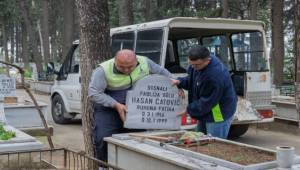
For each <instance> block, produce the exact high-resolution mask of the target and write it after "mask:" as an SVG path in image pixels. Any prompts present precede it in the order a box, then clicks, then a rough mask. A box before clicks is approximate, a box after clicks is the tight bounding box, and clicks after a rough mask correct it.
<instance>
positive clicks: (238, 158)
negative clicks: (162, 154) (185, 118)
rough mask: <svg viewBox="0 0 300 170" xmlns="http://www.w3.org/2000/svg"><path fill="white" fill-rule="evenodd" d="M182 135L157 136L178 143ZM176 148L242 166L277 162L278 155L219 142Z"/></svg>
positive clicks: (213, 141) (178, 145)
mask: <svg viewBox="0 0 300 170" xmlns="http://www.w3.org/2000/svg"><path fill="white" fill-rule="evenodd" d="M182 134H183V133H175V134H167V135H157V136H162V137H169V138H170V137H172V138H175V141H178V139H179V138H180V137H181V135H182ZM174 146H177V147H180V148H183V149H187V150H190V151H194V152H198V153H202V154H205V155H209V156H212V157H216V158H220V159H224V160H227V161H230V162H234V163H238V164H240V165H251V164H257V163H262V162H269V161H275V160H276V154H275V153H273V152H268V151H264V150H260V149H256V148H250V147H246V146H240V145H236V144H231V143H226V142H223V141H218V140H212V141H206V142H200V143H199V142H198V143H190V144H174Z"/></svg>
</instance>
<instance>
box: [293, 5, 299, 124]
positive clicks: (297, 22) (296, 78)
mask: <svg viewBox="0 0 300 170" xmlns="http://www.w3.org/2000/svg"><path fill="white" fill-rule="evenodd" d="M295 5H296V6H295V40H294V42H295V48H294V49H295V58H296V66H295V69H296V70H295V75H296V77H295V101H296V109H297V113H298V127H299V128H300V0H296V4H295Z"/></svg>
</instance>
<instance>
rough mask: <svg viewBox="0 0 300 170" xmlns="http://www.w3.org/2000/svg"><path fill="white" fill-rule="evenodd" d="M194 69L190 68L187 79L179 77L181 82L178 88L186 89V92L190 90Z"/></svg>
mask: <svg viewBox="0 0 300 170" xmlns="http://www.w3.org/2000/svg"><path fill="white" fill-rule="evenodd" d="M192 71H193V70H192V67H191V66H189V68H188V69H187V74H188V75H187V76H185V77H178V78H177V80H179V84H178V85H177V87H178V88H182V89H185V90H188V89H189V87H190V85H189V83H190V76H192V75H191V74H192Z"/></svg>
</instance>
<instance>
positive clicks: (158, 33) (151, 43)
mask: <svg viewBox="0 0 300 170" xmlns="http://www.w3.org/2000/svg"><path fill="white" fill-rule="evenodd" d="M162 40H163V30H162V29H153V30H143V31H138V33H137V41H136V54H138V55H142V56H146V57H148V58H149V59H151V60H152V61H154V62H155V63H157V64H159V63H160V56H161V49H162Z"/></svg>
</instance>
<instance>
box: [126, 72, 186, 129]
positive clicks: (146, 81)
mask: <svg viewBox="0 0 300 170" xmlns="http://www.w3.org/2000/svg"><path fill="white" fill-rule="evenodd" d="M181 103H182V99H181V98H180V97H179V96H178V89H177V87H176V86H172V84H171V81H170V78H167V77H164V76H160V75H149V76H147V77H145V78H143V79H141V80H139V81H137V82H136V84H135V85H134V87H133V90H130V91H128V92H127V98H126V105H127V107H128V112H127V115H126V121H125V123H124V126H125V127H126V128H134V129H170V130H173V129H174V130H175V129H180V124H181V120H180V117H178V116H177V113H179V112H180V111H182V110H183V106H182V104H181Z"/></svg>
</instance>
